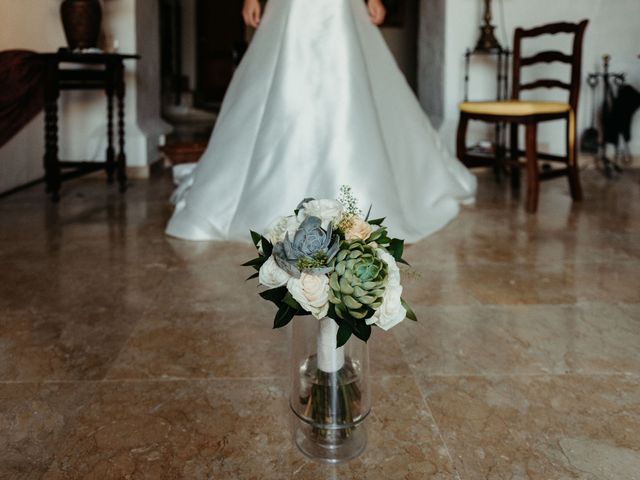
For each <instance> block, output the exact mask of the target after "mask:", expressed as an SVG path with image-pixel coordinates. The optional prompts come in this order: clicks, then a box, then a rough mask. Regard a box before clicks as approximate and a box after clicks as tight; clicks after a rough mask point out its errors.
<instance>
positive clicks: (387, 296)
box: [367, 285, 407, 330]
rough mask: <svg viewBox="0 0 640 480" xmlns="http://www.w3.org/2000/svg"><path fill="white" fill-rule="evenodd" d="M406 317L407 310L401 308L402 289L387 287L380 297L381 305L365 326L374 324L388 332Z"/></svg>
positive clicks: (394, 286) (396, 286)
mask: <svg viewBox="0 0 640 480" xmlns="http://www.w3.org/2000/svg"><path fill="white" fill-rule="evenodd" d="M406 316H407V310H406V309H405V308H404V307H403V306H402V287H401V286H400V285H388V286H387V288H386V289H385V291H384V295H383V297H382V305H380V308H378V310H376V313H374V315H373V317H371V318H370V319H368V320H367V325H373V324H376V325H377V326H379V327H380V328H382V329H383V330H389V329H391V328H393V327H395V326H396V325H397V324H399V323H400V322H402V321H403V320H404V319H405V318H406Z"/></svg>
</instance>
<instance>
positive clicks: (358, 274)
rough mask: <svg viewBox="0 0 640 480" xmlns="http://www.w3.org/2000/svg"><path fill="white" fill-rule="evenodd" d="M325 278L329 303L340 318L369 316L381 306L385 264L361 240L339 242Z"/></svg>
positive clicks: (386, 273)
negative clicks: (339, 248) (328, 273)
mask: <svg viewBox="0 0 640 480" xmlns="http://www.w3.org/2000/svg"><path fill="white" fill-rule="evenodd" d="M343 246H344V247H343V250H340V252H339V253H338V255H337V256H336V259H335V270H334V271H333V272H332V273H331V275H330V276H329V286H330V287H331V289H330V292H329V301H330V302H331V303H332V304H333V305H334V308H335V312H336V315H337V316H338V317H339V318H340V319H343V320H344V319H345V317H347V316H350V317H352V318H354V319H356V320H362V319H366V318H369V317H371V316H372V315H373V314H374V311H375V310H376V309H378V308H380V305H382V296H383V294H384V290H385V282H386V280H387V275H388V267H387V264H386V263H385V262H384V261H383V260H382V259H380V258H378V255H377V254H376V252H375V250H374V249H373V248H372V247H370V246H369V245H367V244H366V243H365V242H363V241H354V242H349V243H343Z"/></svg>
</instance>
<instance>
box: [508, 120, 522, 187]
mask: <svg viewBox="0 0 640 480" xmlns="http://www.w3.org/2000/svg"><path fill="white" fill-rule="evenodd" d="M518 126H519V125H518V124H517V123H512V124H511V125H509V130H510V139H509V146H510V149H511V155H510V158H509V160H510V162H509V163H510V168H509V171H510V173H511V188H512V189H513V190H519V189H520V163H519V161H520V156H519V154H518V150H519V149H518V147H519V145H518Z"/></svg>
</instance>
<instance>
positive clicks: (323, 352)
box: [318, 318, 344, 373]
mask: <svg viewBox="0 0 640 480" xmlns="http://www.w3.org/2000/svg"><path fill="white" fill-rule="evenodd" d="M338 328H339V327H338V324H337V323H336V322H335V321H334V320H333V319H331V318H323V319H322V320H320V331H319V333H318V369H319V370H321V371H323V372H326V373H335V372H337V371H339V370H341V369H342V367H343V366H344V347H340V348H338V343H337V339H336V338H337V335H338Z"/></svg>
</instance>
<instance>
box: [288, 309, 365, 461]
mask: <svg viewBox="0 0 640 480" xmlns="http://www.w3.org/2000/svg"><path fill="white" fill-rule="evenodd" d="M337 333H338V325H337V323H336V322H335V321H334V320H332V319H331V318H325V319H323V320H319V321H318V320H316V319H314V318H312V317H302V318H296V319H295V320H294V321H293V328H292V335H291V365H292V368H291V396H290V405H291V410H293V413H294V414H295V416H294V419H293V440H294V443H295V444H296V446H297V447H298V448H299V449H300V451H301V452H302V453H304V454H305V455H306V456H308V457H309V458H312V459H314V460H317V461H321V462H326V463H334V464H335V463H342V462H346V461H348V460H351V459H353V458H355V457H357V456H358V455H360V454H361V453H362V452H363V451H364V449H365V447H366V444H367V431H366V427H365V424H364V420H365V419H366V418H367V415H369V412H370V410H371V394H370V382H369V350H368V347H367V344H366V343H364V342H362V341H361V340H359V339H357V338H356V337H352V338H351V339H350V340H349V341H348V342H347V344H346V345H345V346H343V347H340V348H337V339H336V335H337Z"/></svg>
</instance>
